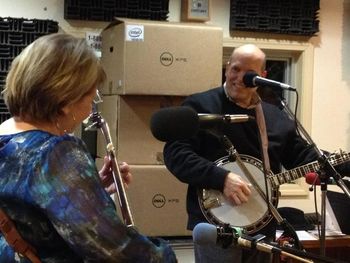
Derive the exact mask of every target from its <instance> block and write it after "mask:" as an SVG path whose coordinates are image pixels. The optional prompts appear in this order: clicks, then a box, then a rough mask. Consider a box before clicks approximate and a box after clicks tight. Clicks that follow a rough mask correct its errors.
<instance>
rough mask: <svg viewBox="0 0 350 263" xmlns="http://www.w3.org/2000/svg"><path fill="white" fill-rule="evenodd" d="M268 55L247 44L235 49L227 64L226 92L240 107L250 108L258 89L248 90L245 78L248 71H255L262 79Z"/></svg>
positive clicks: (264, 74)
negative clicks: (244, 81) (244, 82)
mask: <svg viewBox="0 0 350 263" xmlns="http://www.w3.org/2000/svg"><path fill="white" fill-rule="evenodd" d="M265 64H266V55H265V53H264V52H263V51H262V50H261V49H260V48H258V47H257V46H255V45H252V44H246V45H242V46H240V47H237V48H235V50H234V51H233V52H232V54H231V57H230V60H229V61H228V62H227V64H226V71H225V77H226V90H227V92H228V95H229V96H230V97H231V98H232V99H233V100H234V101H235V102H236V103H237V104H239V105H241V106H249V105H250V102H251V99H252V96H253V94H255V92H256V88H247V87H246V86H245V85H244V84H243V76H244V74H245V73H246V72H247V71H255V72H256V73H257V74H259V75H260V76H262V77H265V76H266V71H265Z"/></svg>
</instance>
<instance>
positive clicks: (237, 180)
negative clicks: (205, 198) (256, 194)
mask: <svg viewBox="0 0 350 263" xmlns="http://www.w3.org/2000/svg"><path fill="white" fill-rule="evenodd" d="M249 187H250V184H249V183H247V182H245V181H244V180H243V179H242V177H241V176H239V175H238V174H234V173H231V172H230V173H228V174H227V176H226V180H225V183H224V190H223V193H224V195H225V197H226V198H228V199H229V200H230V201H231V202H232V203H233V205H241V204H243V203H246V202H248V199H249V196H250V194H251V191H250V189H249Z"/></svg>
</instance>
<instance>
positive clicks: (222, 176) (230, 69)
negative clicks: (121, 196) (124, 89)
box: [164, 44, 317, 263]
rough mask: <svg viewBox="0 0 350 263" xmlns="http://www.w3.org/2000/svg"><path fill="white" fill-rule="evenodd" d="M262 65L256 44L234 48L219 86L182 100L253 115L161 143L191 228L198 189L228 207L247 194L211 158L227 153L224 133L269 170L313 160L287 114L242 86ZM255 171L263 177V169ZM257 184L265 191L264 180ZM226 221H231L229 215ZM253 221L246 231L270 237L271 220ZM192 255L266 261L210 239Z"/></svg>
mask: <svg viewBox="0 0 350 263" xmlns="http://www.w3.org/2000/svg"><path fill="white" fill-rule="evenodd" d="M265 64H266V56H265V54H264V52H263V51H262V50H261V49H260V48H258V47H257V46H255V45H252V44H247V45H243V46H240V47H238V48H236V49H234V51H233V53H232V55H231V57H230V60H229V61H228V62H227V64H226V71H225V77H226V82H225V83H224V84H223V85H222V86H220V87H217V88H213V89H210V90H207V91H205V92H201V93H197V94H193V95H191V96H189V97H187V98H186V100H185V101H184V103H183V105H185V106H189V107H192V108H193V109H194V110H196V111H197V112H198V113H210V114H247V115H250V116H253V117H254V118H255V119H256V121H249V122H243V123H231V124H228V123H221V124H218V125H216V126H213V127H212V128H211V129H201V130H199V132H198V133H197V134H196V135H195V136H194V137H192V138H188V139H184V140H177V141H173V142H168V143H166V145H165V147H164V158H165V164H166V166H167V168H168V169H169V170H170V171H171V172H172V174H174V175H175V176H176V177H177V178H178V179H179V180H180V181H181V182H184V183H186V184H188V191H187V212H188V225H187V228H188V229H189V230H193V228H194V227H195V226H196V225H197V224H198V223H201V222H208V220H207V219H206V218H207V217H208V214H207V213H206V212H205V213H203V211H202V210H201V208H200V205H199V201H198V190H199V193H201V192H202V190H201V189H203V188H205V189H213V190H217V191H219V193H221V194H222V196H224V197H225V199H226V200H227V202H229V203H230V204H231V205H232V209H235V207H240V206H243V205H245V204H248V203H249V202H250V201H251V199H252V195H251V193H252V186H251V182H250V181H249V180H248V179H247V178H246V177H244V176H242V174H241V173H240V174H241V175H240V174H238V173H235V172H234V171H231V170H232V169H228V168H226V167H227V166H225V165H217V163H216V162H215V161H217V160H218V159H220V158H222V157H224V156H227V155H228V153H227V149H225V146H224V145H223V144H222V138H223V136H224V135H225V136H226V137H227V138H228V139H229V140H230V141H231V142H232V144H233V146H234V147H235V149H236V150H237V152H238V153H239V154H245V155H248V156H251V157H254V158H257V159H259V160H264V162H265V165H266V166H267V168H268V169H271V170H272V172H274V173H275V174H277V173H279V172H280V171H281V166H282V165H283V166H284V167H285V168H286V169H291V168H295V167H297V166H300V165H302V164H305V163H309V162H311V161H314V160H316V159H317V154H316V152H315V151H314V150H313V149H312V148H310V147H309V146H308V144H307V143H306V142H305V140H303V139H302V138H301V137H300V136H299V135H298V133H297V132H296V130H295V124H294V122H293V121H292V120H290V118H288V116H287V114H285V113H284V112H283V111H281V110H280V109H279V108H278V107H276V106H274V105H272V104H269V103H266V102H262V101H261V99H260V97H259V96H258V94H257V88H256V87H246V86H245V85H244V83H243V76H244V75H245V74H246V73H247V72H248V71H254V72H256V73H257V74H258V75H260V76H262V77H265V76H266V71H265ZM259 131H260V132H259ZM261 141H262V142H264V143H261ZM264 146H265V147H264ZM264 149H265V150H264ZM251 160H254V159H251ZM227 161H228V162H232V161H230V160H227ZM252 163H254V162H252ZM255 176H262V177H263V173H261V174H258V175H255ZM261 187H262V188H263V190H265V185H264V184H263V185H261ZM255 210H256V211H259V210H261V207H259V206H258V207H255V208H254V209H251V211H248V212H249V215H246V217H247V218H248V219H249V217H251V215H254V213H255ZM205 215H206V216H205ZM244 216H245V215H243V217H244ZM271 218H272V217H271ZM237 220H238V219H237ZM209 221H210V220H209ZM232 222H235V219H234V218H233V219H232ZM219 223H227V222H219ZM253 225H257V227H256V229H257V230H256V232H254V231H253V232H252V233H250V235H255V234H257V233H262V234H263V235H265V236H266V239H265V241H272V240H273V239H274V236H275V226H276V222H275V220H274V219H271V220H266V222H265V220H263V219H262V218H261V219H258V220H256V221H254V222H253ZM261 226H262V227H261ZM195 259H196V263H199V262H200V263H212V262H216V263H220V262H230V263H232V262H254V263H256V262H271V257H270V255H269V254H267V253H263V252H259V251H257V250H254V249H252V250H243V249H241V248H239V247H234V246H230V247H228V248H222V247H221V246H220V245H215V244H213V245H210V244H209V245H198V244H195Z"/></svg>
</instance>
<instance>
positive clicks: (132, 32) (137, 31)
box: [125, 25, 144, 41]
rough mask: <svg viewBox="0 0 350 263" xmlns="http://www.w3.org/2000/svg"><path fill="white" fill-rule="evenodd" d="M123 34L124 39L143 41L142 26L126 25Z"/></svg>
mask: <svg viewBox="0 0 350 263" xmlns="http://www.w3.org/2000/svg"><path fill="white" fill-rule="evenodd" d="M125 34H126V35H125V41H144V26H143V25H127V26H126V31H125Z"/></svg>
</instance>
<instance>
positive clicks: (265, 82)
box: [243, 71, 296, 91]
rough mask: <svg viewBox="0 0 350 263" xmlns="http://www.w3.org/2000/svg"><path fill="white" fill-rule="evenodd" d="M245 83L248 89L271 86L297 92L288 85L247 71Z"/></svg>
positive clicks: (244, 78)
mask: <svg viewBox="0 0 350 263" xmlns="http://www.w3.org/2000/svg"><path fill="white" fill-rule="evenodd" d="M243 83H244V85H245V86H246V87H247V88H254V87H256V86H269V87H271V88H279V89H284V90H291V91H296V89H295V88H292V87H291V86H290V85H288V84H285V83H282V82H278V81H275V80H271V79H266V78H263V77H260V76H259V75H258V74H257V73H256V72H255V71H247V72H246V73H245V74H244V76H243Z"/></svg>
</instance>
